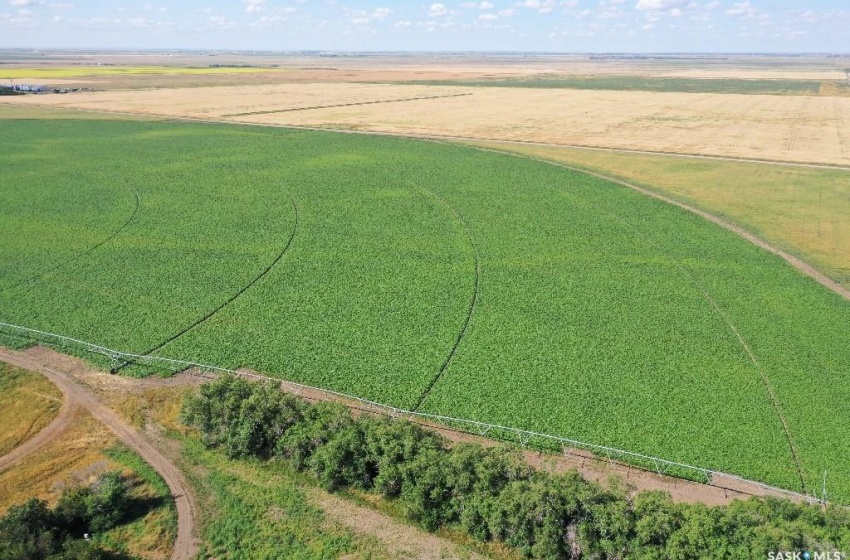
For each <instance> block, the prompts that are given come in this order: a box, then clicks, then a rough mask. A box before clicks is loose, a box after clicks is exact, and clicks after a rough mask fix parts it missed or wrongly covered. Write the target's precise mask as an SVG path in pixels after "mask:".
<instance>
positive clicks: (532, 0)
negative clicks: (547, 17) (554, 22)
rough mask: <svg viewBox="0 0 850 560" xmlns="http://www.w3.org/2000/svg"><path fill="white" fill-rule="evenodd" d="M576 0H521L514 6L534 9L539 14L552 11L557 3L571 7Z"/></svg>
mask: <svg viewBox="0 0 850 560" xmlns="http://www.w3.org/2000/svg"><path fill="white" fill-rule="evenodd" d="M576 3H577V1H576V0H565V1H562V2H558V0H522V1H521V2H517V3H516V4H514V6H517V7H518V8H528V9H530V10H535V11H537V13H539V14H548V13H550V12H552V10H554V9H555V8H556V7H557V6H558V5H562V6H566V7H567V8H572V7H574V6H575V5H576Z"/></svg>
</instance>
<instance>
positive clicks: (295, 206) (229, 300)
mask: <svg viewBox="0 0 850 560" xmlns="http://www.w3.org/2000/svg"><path fill="white" fill-rule="evenodd" d="M290 202H291V203H292V210H293V213H294V216H295V225H294V226H293V227H292V234H291V235H290V236H289V240H287V242H286V245H284V246H283V249H282V250H281V251H280V253H278V255H277V256H276V257H275V259H274V260H273V261H272V262H271V263H270V264H269V265H268V266H267V267H266V268H265V269H263V270H262V271H261V272H260V273H259V274H258V275H257V276H255V277H254V278H253V279H252V280H251V281H250V282H248V283H247V284H246V285H245V286H243V287H242V288H241V289H239V291H237V292H236V293H235V294H233V295H232V296H230V297H229V298H227V300H225V301H224V302H222V303H221V304H220V305H218V306H216V307H215V309H213V310H212V311H210V312H208V313H207V314H205V315H204V316H203V317H201V318H200V319H198V320H197V321H195V322H193V323H191V324H190V325H188V326H186V327H184V328H183V329H180V330H179V331H178V332H176V333H174V334H173V335H171V336H169V337H168V338H166V339H165V340H163V341H162V342H160V343H158V344H157V345H155V346H153V347H151V348H149V349H147V350H145V351H144V352H142V353H141V356H143V357H144V356H149V355H150V354H153V353H154V352H156V351H157V350H160V349H162V348H163V347H164V346H166V345H168V344H170V343H172V342H174V341H175V340H177V339H178V338H180V337H181V336H183V335H184V334H186V333H188V332H189V331H191V330H192V329H194V328H195V327H197V326H199V325H201V324H203V323H204V322H206V321H207V320H208V319H210V318H211V317H212V316H213V315H215V314H216V313H218V312H219V311H221V310H222V309H224V308H225V307H227V306H228V305H230V304H231V303H233V302H234V301H236V299H237V298H239V296H241V295H242V294H244V293H245V292H247V291H248V290H249V289H250V288H251V287H252V286H254V285H255V284H256V283H257V282H259V281H260V280H262V279H263V278H265V276H266V275H267V274H268V273H269V272H271V271H272V269H273V268H274V267H275V265H277V263H279V262H280V260H281V259H282V258H283V256H284V255H285V254H286V252H287V251H288V250H289V247H290V246H291V245H292V242H293V241H294V240H295V235H296V233H297V232H298V203H297V202H295V199H294V198H292V197H290ZM134 363H135V362H134V361H133V360H129V361H125V362H123V363H121V364H119V365H118V366H115V367H113V368H112V369H111V370H110V373H118V372H119V371H121V370H122V369H124V368H125V367H127V366H130V365H133V364H134Z"/></svg>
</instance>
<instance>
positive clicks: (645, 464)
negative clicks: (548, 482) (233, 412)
mask: <svg viewBox="0 0 850 560" xmlns="http://www.w3.org/2000/svg"><path fill="white" fill-rule="evenodd" d="M2 335H6V336H8V337H11V338H18V339H23V340H26V341H28V342H31V343H33V344H42V345H45V346H52V347H56V348H59V349H71V350H77V351H83V352H88V353H92V354H98V355H100V356H103V357H106V358H107V359H109V360H110V361H111V362H112V363H113V364H115V363H120V362H121V361H126V360H132V361H134V362H137V363H142V364H146V365H148V366H150V367H160V368H165V369H167V370H169V371H171V372H177V371H185V370H190V369H193V370H197V371H200V372H206V373H213V374H230V375H235V376H240V377H244V378H247V379H254V380H257V381H267V382H273V383H276V384H279V385H280V386H281V387H284V386H286V387H289V388H290V389H291V392H294V393H295V394H300V393H301V392H305V393H314V394H321V395H326V396H328V397H333V398H335V399H338V400H343V401H349V402H355V403H358V404H359V405H361V406H363V407H364V408H365V409H367V410H368V411H370V412H373V413H375V414H381V415H384V416H389V417H391V418H408V419H424V420H426V421H432V422H437V423H439V424H443V425H446V426H449V427H451V428H453V429H455V430H459V431H463V432H466V433H469V434H473V435H478V436H482V437H483V436H486V437H491V438H494V439H500V440H503V441H509V442H517V443H520V444H521V445H522V446H524V447H528V446H532V447H534V446H537V447H542V448H545V449H550V450H559V451H562V452H563V453H565V454H570V453H572V452H574V451H575V450H577V449H581V450H585V451H590V452H591V453H594V454H595V455H598V456H600V457H604V458H606V459H607V460H608V461H610V462H611V463H615V462H619V463H622V464H624V465H629V466H633V467H636V468H639V469H643V470H646V471H649V472H651V471H655V472H656V473H657V474H658V475H661V476H664V475H666V476H677V477H678V478H683V479H687V478H686V476H685V475H689V476H692V477H694V478H691V479H689V480H695V481H698V482H699V481H701V482H703V483H705V484H708V485H710V486H718V481H721V480H725V481H729V482H731V483H733V484H743V485H746V486H750V487H753V488H756V489H758V490H760V491H762V492H764V493H765V494H766V495H773V496H779V497H784V498H788V499H791V500H795V501H800V502H806V503H809V504H819V505H826V504H827V503H828V502H827V501H826V500H825V498H824V497H817V496H815V495H808V494H801V493H799V492H795V491H793V490H788V489H785V488H779V487H777V486H771V485H769V484H766V483H763V482H759V481H756V480H751V479H747V478H744V477H742V476H738V475H733V474H728V473H724V472H721V471H716V470H712V469H708V468H703V467H697V466H694V465H689V464H687V463H681V462H677V461H670V460H667V459H662V458H660V457H653V456H651V455H645V454H642V453H636V452H633V451H627V450H624V449H618V448H615V447H609V446H605V445H599V444H594V443H587V442H582V441H579V440H575V439H570V438H566V437H561V436H555V435H552V434H544V433H540V432H534V431H531V430H525V429H522V428H514V427H510V426H503V425H499V424H490V423H487V422H480V421H477V420H469V419H465V418H455V417H452V416H444V415H439V414H429V413H425V412H417V411H413V410H406V409H403V408H398V407H394V406H391V405H387V404H383V403H379V402H375V401H371V400H368V399H364V398H362V397H357V396H354V395H349V394H347V393H341V392H338V391H333V390H330V389H322V388H319V387H313V386H310V385H304V384H301V383H296V382H294V381H287V380H286V379H282V378H280V377H271V376H268V375H261V374H258V373H254V372H246V371H240V370H232V369H228V368H224V367H221V366H213V365H205V364H199V363H196V362H190V361H186V360H178V359H173V358H163V357H159V356H141V355H137V354H130V353H126V352H121V351H119V350H113V349H111V348H107V347H105V346H100V345H97V344H94V343H91V342H86V341H83V340H79V339H75V338H71V337H67V336H63V335H58V334H55V333H50V332H47V331H41V330H37V329H31V328H28V327H22V326H19V325H14V324H11V323H5V322H0V336H2Z"/></svg>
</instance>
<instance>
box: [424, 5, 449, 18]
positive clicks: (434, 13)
mask: <svg viewBox="0 0 850 560" xmlns="http://www.w3.org/2000/svg"><path fill="white" fill-rule="evenodd" d="M448 13H449V10H448V8H446V6H445V5H444V4H431V6H430V7H429V8H428V16H430V17H440V16H444V15H446V14H448Z"/></svg>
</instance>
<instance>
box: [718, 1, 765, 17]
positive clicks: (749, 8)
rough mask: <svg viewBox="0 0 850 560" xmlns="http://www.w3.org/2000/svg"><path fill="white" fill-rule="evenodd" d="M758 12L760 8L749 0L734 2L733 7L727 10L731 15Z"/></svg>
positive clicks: (749, 14)
mask: <svg viewBox="0 0 850 560" xmlns="http://www.w3.org/2000/svg"><path fill="white" fill-rule="evenodd" d="M756 12H758V10H757V9H756V8H755V7H754V6H753V5H752V4H750V3H749V2H741V3H739V4H734V5H733V6H732V7H731V8H729V9H728V10H726V13H727V14H729V15H730V16H751V15H753V14H755V13H756Z"/></svg>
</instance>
